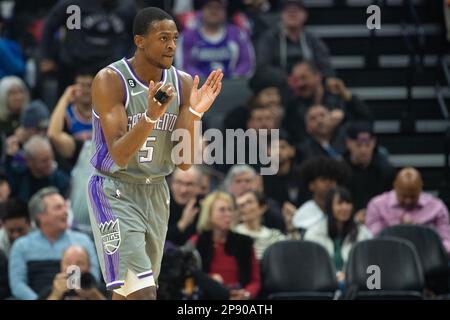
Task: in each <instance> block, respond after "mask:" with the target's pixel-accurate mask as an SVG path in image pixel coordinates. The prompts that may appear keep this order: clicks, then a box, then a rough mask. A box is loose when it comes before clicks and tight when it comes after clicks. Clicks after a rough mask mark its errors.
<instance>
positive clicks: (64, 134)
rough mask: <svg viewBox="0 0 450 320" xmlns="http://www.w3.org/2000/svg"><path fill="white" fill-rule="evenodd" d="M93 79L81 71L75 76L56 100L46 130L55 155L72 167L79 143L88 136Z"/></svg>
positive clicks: (90, 126)
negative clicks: (65, 160) (68, 162)
mask: <svg viewBox="0 0 450 320" xmlns="http://www.w3.org/2000/svg"><path fill="white" fill-rule="evenodd" d="M92 80H93V76H92V74H90V73H89V72H87V71H81V72H79V73H78V74H77V76H76V77H75V84H74V85H71V86H69V87H68V88H67V89H66V91H65V92H64V94H63V96H62V97H61V98H60V99H59V101H58V104H57V105H56V107H55V109H54V110H53V113H52V115H51V117H50V122H49V126H48V130H47V135H48V137H49V139H50V141H51V142H52V144H53V146H54V147H55V150H56V152H57V153H58V154H59V155H61V156H62V157H63V158H65V159H70V163H71V165H72V166H73V165H75V163H76V161H77V159H78V155H79V154H80V151H81V148H82V147H83V143H84V142H85V141H86V140H89V139H90V138H91V135H92V121H91V117H92V98H91V84H92Z"/></svg>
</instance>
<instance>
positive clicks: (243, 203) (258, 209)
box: [234, 190, 286, 260]
mask: <svg viewBox="0 0 450 320" xmlns="http://www.w3.org/2000/svg"><path fill="white" fill-rule="evenodd" d="M236 204H237V207H238V210H239V220H240V222H241V223H240V224H239V225H237V226H236V228H235V229H234V231H235V232H237V233H240V234H243V235H246V236H249V237H250V238H252V239H253V241H254V242H253V247H254V249H255V254H256V259H258V260H261V259H262V257H263V254H264V251H265V250H266V249H267V248H268V247H269V246H270V245H272V244H274V243H275V242H277V241H281V240H285V239H286V236H285V235H283V234H282V233H281V231H280V230H278V229H269V228H267V227H265V226H263V225H262V217H263V215H264V212H265V211H266V210H267V207H266V203H265V199H264V196H263V195H262V194H261V193H259V192H256V191H252V190H250V191H247V192H244V193H243V194H242V195H241V196H239V197H238V198H237V199H236Z"/></svg>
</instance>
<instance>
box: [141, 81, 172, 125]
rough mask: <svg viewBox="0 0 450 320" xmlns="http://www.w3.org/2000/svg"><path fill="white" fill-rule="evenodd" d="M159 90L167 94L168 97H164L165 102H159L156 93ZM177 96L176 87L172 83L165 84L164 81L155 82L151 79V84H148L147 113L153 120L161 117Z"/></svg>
mask: <svg viewBox="0 0 450 320" xmlns="http://www.w3.org/2000/svg"><path fill="white" fill-rule="evenodd" d="M158 90H159V91H161V92H163V93H165V94H166V95H167V98H164V100H163V102H162V103H161V102H159V101H158V100H156V98H155V95H156V93H157V92H158ZM174 97H175V88H174V87H173V86H172V85H171V84H166V85H165V86H163V83H162V82H158V83H156V84H155V82H153V81H150V84H149V86H148V97H147V99H148V107H147V115H148V116H149V117H150V119H152V120H156V119H158V118H159V117H161V116H162V115H163V114H164V112H166V110H167V107H168V106H169V104H170V103H171V102H172V100H173V98H174Z"/></svg>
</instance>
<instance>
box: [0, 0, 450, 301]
mask: <svg viewBox="0 0 450 320" xmlns="http://www.w3.org/2000/svg"><path fill="white" fill-rule="evenodd" d="M161 2H162V1H161ZM5 3H8V4H2V6H1V7H0V8H1V16H0V135H1V136H0V151H1V153H0V299H54V300H60V299H92V300H94V299H106V298H108V296H109V293H108V292H106V290H105V287H104V283H103V281H102V279H101V275H100V271H99V266H98V261H97V257H96V253H95V249H94V245H93V242H92V239H91V227H90V222H89V215H88V211H87V193H86V183H87V180H88V177H89V175H90V174H91V172H92V167H91V165H90V162H89V160H90V147H91V141H90V139H91V131H92V124H91V116H92V113H91V108H92V103H91V83H92V80H93V77H94V76H95V74H96V72H97V71H98V70H99V69H101V68H102V67H104V66H106V65H107V64H109V63H111V62H113V61H115V60H118V59H120V58H122V57H131V56H132V54H133V52H134V45H133V42H132V33H131V29H132V21H133V18H134V16H135V14H136V12H137V10H138V9H139V8H142V7H145V6H152V5H156V6H161V7H162V8H164V6H162V5H161V4H160V3H159V1H143V0H141V1H133V0H121V1H103V0H97V1H88V0H70V1H67V0H61V1H56V0H46V1H44V0H42V1H19V0H17V1H9V2H5ZM72 4H76V5H78V6H79V7H80V8H81V13H82V15H81V28H80V29H69V28H68V26H67V25H66V21H67V17H68V13H67V12H66V9H67V7H68V6H69V5H72ZM165 9H167V8H165ZM170 9H171V14H172V15H173V16H174V17H175V18H176V21H177V23H178V26H179V30H180V31H181V36H180V39H179V41H178V46H177V54H176V61H175V66H176V67H177V68H179V69H181V70H185V71H186V72H188V73H190V74H191V75H195V74H198V75H200V77H201V78H202V79H205V76H207V74H208V73H209V72H210V71H211V70H212V69H215V68H218V67H220V68H221V69H222V70H223V71H224V74H225V77H226V78H227V79H228V80H229V81H232V80H233V79H247V80H248V82H247V83H248V87H249V89H250V90H251V92H252V97H251V98H250V99H248V100H245V101H242V103H241V104H240V105H237V106H230V108H229V109H230V111H229V112H228V113H227V114H226V116H225V117H223V119H221V121H222V126H221V128H219V129H222V130H224V129H226V128H227V129H244V130H245V129H256V130H259V129H269V130H270V129H280V131H279V132H280V134H279V141H272V146H271V150H272V152H277V153H278V154H276V156H278V157H279V171H278V172H277V173H276V174H275V175H265V176H261V175H260V174H259V173H258V172H259V169H260V165H259V164H255V165H248V164H235V165H219V164H217V165H211V166H206V165H195V166H193V167H192V168H191V169H189V170H187V171H182V170H179V169H175V171H174V172H173V174H172V175H171V176H170V177H168V183H169V186H170V191H171V202H170V221H169V226H168V231H167V242H166V251H165V257H164V259H163V266H162V273H161V276H160V281H159V282H160V286H159V298H160V299H255V298H266V297H267V296H268V294H269V293H270V292H268V288H266V287H265V282H266V281H265V280H266V279H264V277H265V273H264V270H263V265H267V261H265V260H267V259H270V256H269V255H267V254H266V253H267V251H268V248H271V249H272V248H274V246H273V245H274V244H276V243H282V242H285V241H294V242H297V241H299V242H300V241H305V242H306V241H309V242H313V243H317V244H319V245H320V248H321V250H323V251H324V252H326V253H327V254H328V257H329V262H330V265H331V267H332V270H333V277H335V279H334V281H335V282H336V284H337V286H336V291H340V292H341V293H345V291H346V290H347V289H348V288H347V286H346V272H345V271H346V266H347V262H348V261H349V257H350V256H351V250H352V248H354V247H355V245H356V244H357V243H359V242H361V241H365V240H369V239H374V238H377V237H378V236H379V235H380V234H381V233H383V231H384V230H385V229H386V228H390V227H393V226H397V225H409V226H425V227H427V228H429V229H431V230H433V232H434V233H435V234H436V235H437V236H438V239H439V240H440V241H438V243H437V245H438V246H439V248H441V249H442V250H443V252H445V254H446V257H447V259H448V254H450V224H449V213H448V209H447V207H446V205H445V204H444V202H443V201H441V200H440V199H438V198H436V197H434V196H432V195H430V194H427V193H425V192H423V189H424V187H426V186H424V185H423V180H422V178H421V173H420V172H419V171H418V170H416V169H415V168H411V167H408V168H403V169H401V170H396V169H395V168H394V167H393V165H392V164H391V163H390V162H389V158H388V155H389V150H387V149H386V148H385V147H383V146H382V145H380V144H378V143H377V137H376V135H375V133H374V126H373V123H374V120H375V119H374V116H373V114H372V111H371V108H370V106H369V105H368V104H367V103H366V102H365V101H363V100H362V99H361V98H360V97H358V96H357V95H356V94H354V93H353V92H351V91H350V90H349V89H348V88H347V86H346V82H345V80H346V79H340V78H337V77H336V76H335V71H334V70H333V67H332V64H331V61H330V52H329V50H328V48H327V46H326V45H325V43H324V42H323V41H322V40H321V39H320V38H318V37H317V36H315V35H314V34H312V33H310V32H308V31H305V30H304V28H303V27H304V24H306V23H307V21H308V19H307V18H308V8H307V7H305V4H304V3H303V2H302V1H300V0H290V1H267V0H246V1H244V0H241V1H226V0H201V1H200V0H199V1H181V0H179V1H176V0H175V1H172V4H171V6H170ZM267 13H271V14H272V15H277V16H278V17H279V19H278V20H277V24H272V25H269V24H268V23H267V21H266V20H264V19H262V15H264V14H267ZM211 112H214V111H211ZM212 116H214V115H212ZM204 127H208V121H207V120H205V123H204ZM275 144H276V145H275ZM237 149H239V150H241V151H242V150H247V151H248V150H249V149H250V146H249V145H248V144H246V145H243V146H239V148H237ZM303 259H304V260H309V259H314V256H305V257H303ZM292 261H293V262H292V263H295V259H293V260H292ZM447 262H448V261H447ZM71 265H77V266H78V267H79V268H80V270H81V289H79V290H71V289H68V288H67V273H66V271H67V268H68V266H71ZM297 276H298V277H302V274H301V273H299V274H297ZM293 282H295V281H293ZM427 289H428V291H427V292H428V295H429V296H436V295H437V294H442V293H448V285H447V288H446V289H443V290H441V292H437V291H436V290H435V291H433V288H428V287H427ZM446 290H447V291H446Z"/></svg>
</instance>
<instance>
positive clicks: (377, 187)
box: [344, 122, 395, 223]
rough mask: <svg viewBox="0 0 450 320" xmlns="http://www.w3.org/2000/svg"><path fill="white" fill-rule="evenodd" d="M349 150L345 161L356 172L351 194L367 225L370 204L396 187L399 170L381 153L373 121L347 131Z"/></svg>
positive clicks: (354, 124) (361, 220)
mask: <svg viewBox="0 0 450 320" xmlns="http://www.w3.org/2000/svg"><path fill="white" fill-rule="evenodd" d="M346 145H347V149H348V151H347V152H346V153H345V154H344V159H345V161H346V162H347V164H348V165H349V167H350V168H351V169H352V177H351V179H350V186H349V187H350V191H351V192H352V194H353V201H354V206H355V210H356V211H357V214H356V217H357V219H358V220H359V221H360V222H361V223H364V215H365V211H366V207H367V203H368V202H369V200H370V199H372V198H373V197H375V196H376V195H379V194H381V193H383V192H385V191H388V190H390V189H391V187H392V182H393V181H394V176H395V169H394V167H393V166H392V165H391V164H390V162H389V160H388V158H387V157H386V156H385V155H384V154H383V153H381V152H380V151H379V149H378V147H377V138H376V137H375V135H374V133H373V125H372V124H371V123H369V122H354V123H351V124H350V125H349V127H348V128H347V140H346Z"/></svg>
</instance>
